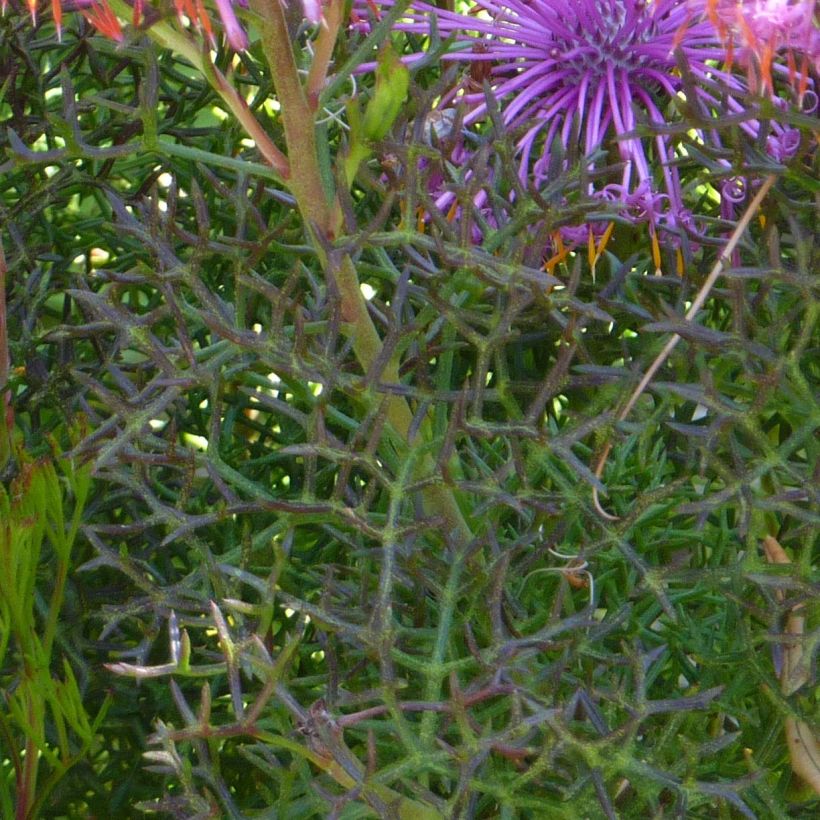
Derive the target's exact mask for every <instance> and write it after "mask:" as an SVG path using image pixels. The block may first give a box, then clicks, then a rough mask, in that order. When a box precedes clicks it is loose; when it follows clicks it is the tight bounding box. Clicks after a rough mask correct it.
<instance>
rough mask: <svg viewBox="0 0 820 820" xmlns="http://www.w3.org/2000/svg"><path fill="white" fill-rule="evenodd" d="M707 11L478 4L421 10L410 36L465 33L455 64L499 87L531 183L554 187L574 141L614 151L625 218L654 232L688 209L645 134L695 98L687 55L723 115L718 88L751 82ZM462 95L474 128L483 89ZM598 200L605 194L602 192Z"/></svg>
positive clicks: (688, 1)
mask: <svg viewBox="0 0 820 820" xmlns="http://www.w3.org/2000/svg"><path fill="white" fill-rule="evenodd" d="M705 2H706V0H573V2H567V0H503V2H500V1H499V0H476V3H475V6H474V8H473V9H472V12H471V13H469V14H459V13H454V12H447V11H441V10H438V9H435V8H433V7H431V6H428V5H426V4H425V3H423V2H416V3H414V5H413V7H412V10H411V11H410V12H409V13H408V15H407V17H406V18H405V20H404V21H403V23H402V25H401V27H403V28H405V29H410V30H413V31H423V32H427V31H428V30H429V18H430V17H431V16H432V15H435V16H436V17H437V26H438V30H439V32H440V33H441V35H442V37H448V36H451V35H455V37H456V40H455V45H454V46H453V48H452V49H451V51H450V52H449V53H448V54H447V55H445V57H444V59H445V60H450V61H461V62H464V63H468V64H470V65H471V66H472V70H471V73H472V74H473V76H474V77H475V76H476V75H477V74H478V75H479V76H481V78H482V79H486V81H487V82H488V83H489V85H490V87H491V89H492V91H493V94H494V96H495V98H496V99H497V100H498V102H499V104H500V106H501V110H502V118H503V122H504V123H505V125H506V126H507V127H508V128H510V129H514V130H515V131H517V132H518V133H519V137H518V140H517V148H518V160H519V168H520V176H521V179H522V180H523V181H524V182H525V183H530V182H535V183H536V184H539V183H541V182H542V181H543V179H544V174H545V173H546V172H545V170H544V169H547V168H549V167H550V165H551V162H550V160H551V154H552V152H553V151H554V150H555V148H556V147H557V146H558V145H559V144H560V145H561V146H562V147H563V148H564V149H567V148H569V147H570V146H571V144H573V143H574V144H573V145H572V147H575V145H577V146H578V147H579V148H580V149H581V151H582V152H583V153H584V154H585V155H586V156H591V155H593V154H595V153H596V152H600V151H601V149H603V150H604V152H606V153H608V162H609V163H611V162H612V161H613V160H614V161H616V162H619V164H620V168H621V171H620V178H619V179H618V180H617V183H616V184H617V186H618V190H619V192H620V193H621V198H620V201H619V204H621V205H622V206H623V209H624V216H625V218H632V219H633V220H635V221H644V222H648V223H649V225H650V227H651V228H653V229H654V228H655V227H658V226H663V225H664V223H665V222H667V221H672V222H675V221H676V220H675V218H674V214H675V213H677V212H681V211H684V210H685V209H684V205H683V202H682V192H681V183H680V178H679V174H678V171H677V168H676V167H675V165H674V164H673V161H674V160H675V159H676V157H675V156H674V149H673V148H672V147H671V145H670V142H669V140H668V138H667V137H666V136H664V135H660V134H656V135H654V136H651V137H643V136H638V135H637V134H636V133H635V132H636V129H637V128H638V127H639V126H640V125H642V124H644V125H647V126H649V127H650V128H652V126H663V125H665V124H667V122H668V118H669V116H670V112H671V109H672V106H673V100H674V99H675V98H676V97H677V96H678V95H679V94H681V93H683V92H684V83H683V80H682V78H681V71H680V68H679V62H678V56H677V55H676V52H677V51H680V52H681V54H682V57H683V59H684V60H685V62H686V64H687V65H688V71H689V72H690V74H691V76H692V78H693V79H694V81H695V86H696V88H698V93H699V95H700V103H701V107H702V108H705V109H707V110H713V109H714V108H715V107H716V105H717V100H716V97H715V95H713V94H712V93H711V92H710V91H709V90H708V89H709V88H715V87H716V86H721V87H722V89H723V90H724V91H728V92H729V94H732V93H733V92H735V93H736V94H737V95H739V94H740V93H742V92H743V90H744V87H743V83H742V81H741V80H739V79H738V78H737V77H735V76H733V75H732V74H730V73H728V72H724V71H721V70H720V69H719V68H718V67H717V66H718V65H719V64H720V63H721V62H722V61H723V59H724V57H725V52H724V48H723V45H722V43H721V41H720V39H719V38H718V36H717V33H716V31H715V29H714V27H713V25H712V24H711V23H710V22H709V21H708V20H707V19H706V17H705V15H704V11H705ZM456 96H457V97H458V99H459V100H461V101H464V102H466V103H467V104H468V105H469V106H470V112H469V113H468V114H467V116H466V118H465V124H467V125H469V124H471V123H475V122H476V121H478V120H480V119H482V118H484V117H485V116H486V115H487V102H486V98H485V94H484V91H483V89H479V88H477V87H476V83H475V82H473V83H472V87H471V84H470V82H469V81H468V82H467V83H466V84H465V86H464V87H462V88H461V89H459V90H458V92H456V93H454V94H453V97H456ZM738 108H739V106H738ZM588 170H590V171H592V170H595V168H594V166H592V165H590V167H589V168H588ZM612 182H614V180H612V179H611V178H610V179H606V180H605V182H604V183H603V184H604V185H606V184H608V183H612ZM611 190H612V189H610V191H611ZM587 193H588V194H590V195H595V194H596V189H595V187H593V186H591V187H590V190H589V191H588V192H587ZM606 199H607V200H608V201H611V197H609V196H607V197H606ZM641 203H643V204H641Z"/></svg>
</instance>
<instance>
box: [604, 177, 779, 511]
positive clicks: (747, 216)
mask: <svg viewBox="0 0 820 820" xmlns="http://www.w3.org/2000/svg"><path fill="white" fill-rule="evenodd" d="M776 179H777V177H776V176H775V175H774V174H770V175H769V176H768V177H766V179H765V180H763V184H762V185H761V186H760V190H759V191H758V192H757V193H756V194H755V196H754V198H753V199H752V201H751V202H750V203H749V207H748V208H746V211H745V212H744V214H743V216H742V217H741V218H740V220H739V221H738V223H737V226H736V227H735V229H734V231H733V232H732V235H731V236H730V237H729V241H728V242H727V243H726V245H725V246H724V248H723V251H722V252H721V254H720V256H718V258H717V261H716V262H715V265H714V267H713V268H712V270H711V271H710V273H709V275H708V276H707V277H706V281H705V282H704V283H703V285H702V286H701V289H700V290H699V291H698V293H697V296H695V299H694V301H693V302H692V306H691V307H690V308H689V310H688V311H686V316H685V317H684V318H685V319H686V321H687V322H692V321H693V320H694V318H695V317H696V316H697V314H698V312H699V311H700V309H701V308H702V307H703V305H704V303H705V302H706V300H707V299H708V298H709V294H710V293H711V292H712V288H713V287H714V286H715V282H717V280H718V277H719V276H720V275H721V273H723V269H724V267H725V265H726V262H727V261H728V260H729V258H730V257H731V255H732V252H733V251H734V250H735V248H736V247H737V244H738V242H740V238H741V237H742V236H743V233H744V232H745V230H746V228H747V227H748V226H749V223H750V222H751V221H752V218H753V217H754V215H755V214H756V213H757V211H758V210H759V208H760V205H761V203H762V202H763V199H764V198H765V197H766V194H768V193H769V189H770V188H771V187H772V185H774V183H775V180H776ZM680 340H681V336H680V334H679V333H673V334H672V336H671V337H670V338H669V340H668V341H667V343H666V344H665V345H664V346H663V350H661V352H660V353H659V354H658V355H657V357H656V358H655V361H653V362H652V364H651V365H649V368H648V369H647V371H646V373H644V375H643V378H642V379H641V381H640V382H639V384H638V386H637V387H636V388H635V390H634V391H633V393H632V395H631V396H630V397H629V399H628V400H627V402H626V404H625V405H624V406H623V408H621V411H620V412H619V413H618V417H617V420H618V421H624V419H626V417H627V416H628V415H629V414H630V413H631V412H632V408H633V407H634V406H635V404H636V403H637V401H638V399H639V398H640V397H641V395H643V393H644V391H645V390H646V388H647V387H648V386H649V384H650V382H651V381H652V379H653V378H654V377H655V374H656V373H657V372H658V370H660V369H661V367H662V366H663V364H664V362H665V361H666V360H667V359H668V358H669V355H670V354H671V353H672V351H673V350H674V349H675V347H676V346H677V344H678V342H679V341H680ZM611 451H612V443H611V442H607V444H606V446H605V447H604V449H603V451H602V453H601V455H600V456H599V457H598V462H597V464H596V465H595V477H596V478H600V477H601V476H602V475H603V472H604V467H605V466H606V462H607V459H608V458H609V454H610V452H611ZM592 503H593V505H594V507H595V511H596V512H597V513H598V515H600V516H601V517H602V518H605V519H606V520H607V521H617V520H618V516H617V515H612V514H611V513H608V512H607V511H606V510H605V509H604V508H603V507H602V506H601V502H600V499H599V498H598V490H597V488H595V487H593V488H592Z"/></svg>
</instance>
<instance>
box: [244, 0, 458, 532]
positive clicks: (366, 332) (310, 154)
mask: <svg viewBox="0 0 820 820" xmlns="http://www.w3.org/2000/svg"><path fill="white" fill-rule="evenodd" d="M337 1H338V0H337ZM251 7H252V9H253V10H254V12H256V14H257V15H258V16H259V24H260V27H261V32H262V47H263V49H264V52H265V57H266V58H267V61H268V63H269V65H270V68H271V72H272V75H273V83H274V86H275V89H276V94H277V97H278V98H279V101H280V104H281V117H282V124H283V126H284V130H285V141H286V143H287V154H288V160H289V161H290V172H291V173H290V177H289V179H288V186H289V188H290V190H291V193H293V195H294V197H295V199H296V202H297V205H298V207H299V211H300V213H301V214H302V218H303V219H304V220H305V223H306V225H307V228H308V232H309V234H310V237H311V240H312V241H313V245H314V247H315V249H316V252H317V254H318V256H319V258H320V260H321V262H322V266H323V267H324V270H325V274H326V276H327V277H328V280H329V281H330V282H332V284H333V285H334V287H335V290H336V292H337V294H338V298H339V301H340V308H341V313H342V319H343V321H344V322H345V324H346V325H347V326H348V327H350V328H351V332H350V336H351V342H352V345H353V352H354V353H355V355H356V358H357V360H358V362H359V364H360V365H361V366H362V368H363V369H364V371H365V372H368V371H369V370H370V368H371V367H372V366H373V365H374V363H375V362H376V361H377V360H378V359H379V357H380V355H381V353H382V349H383V348H382V341H381V338H380V336H379V333H378V331H377V330H376V327H375V325H374V324H373V320H372V319H371V318H370V314H369V312H368V310H367V302H366V301H365V299H364V296H363V295H362V291H361V287H360V283H359V278H358V275H357V273H356V268H355V265H354V264H353V260H352V259H351V258H350V256H349V255H347V254H345V255H344V256H343V257H342V258H341V259H339V260H336V259H334V258H333V257H329V256H328V254H327V253H326V251H325V248H326V247H327V242H328V241H329V240H333V239H334V238H335V237H336V236H337V235H338V233H339V231H340V230H341V227H342V217H341V208H340V207H339V203H338V200H337V199H336V197H335V195H334V194H332V193H330V192H328V191H327V190H326V189H325V186H324V184H323V182H322V176H321V172H320V170H319V161H318V156H319V155H318V151H317V146H316V128H315V111H314V108H313V103H314V100H312V99H310V100H309V99H308V97H307V95H306V94H305V90H304V87H303V86H302V83H301V80H300V78H299V73H298V70H297V65H296V59H295V56H294V53H293V48H292V45H291V41H290V34H289V32H288V27H287V23H286V20H285V15H284V10H283V8H282V5H281V0H251ZM312 79H313V82H314V83H315V82H316V78H315V77H313V78H312ZM382 376H383V378H384V379H385V380H386V381H388V382H392V383H395V384H398V383H399V370H398V362H397V361H396V360H394V359H391V360H390V361H389V362H388V363H387V365H386V366H385V368H384V370H383V371H382ZM386 401H387V419H388V421H389V422H390V424H391V426H392V427H393V428H394V430H395V431H396V433H398V435H399V436H401V437H402V439H403V440H404V441H407V442H408V443H409V437H410V430H411V426H412V423H413V413H412V412H411V410H410V407H409V406H408V404H407V402H406V401H405V400H404V399H403V398H402V397H401V396H388V397H387V399H386ZM423 431H424V426H422V430H421V431H420V432H422V433H423ZM423 464H424V466H425V467H432V464H433V462H432V458H430V457H429V456H428V457H427V458H426V459H425V460H424V462H423ZM423 499H424V505H425V508H426V509H427V510H428V512H430V513H433V514H435V515H438V516H440V517H442V518H443V519H444V522H445V526H446V528H447V531H448V533H449V534H451V535H453V536H455V538H456V539H457V541H458V542H459V543H460V544H461V545H462V546H465V545H466V544H468V543H469V542H470V541H471V540H472V537H473V536H472V532H471V531H470V528H469V526H468V524H467V522H466V520H465V519H464V516H463V515H462V513H461V510H460V508H459V506H458V503H457V501H456V499H455V497H454V495H453V493H452V492H451V491H450V490H449V489H447V488H444V489H442V488H440V487H431V488H427V489H425V490H423Z"/></svg>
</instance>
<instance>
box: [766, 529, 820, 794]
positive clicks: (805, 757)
mask: <svg viewBox="0 0 820 820" xmlns="http://www.w3.org/2000/svg"><path fill="white" fill-rule="evenodd" d="M763 551H764V553H765V554H766V560H767V561H768V562H769V563H770V564H790V563H791V560H790V559H789V556H788V555H787V554H786V551H785V550H784V549H783V547H781V546H780V543H779V542H778V541H777V539H776V538H774V537H772V536H771V535H767V536H766V537H765V538H764V539H763ZM777 597H778V599H779V600H781V601H782V600H783V593H782V592H779V591H778V592H777ZM802 608H803V606H802V604H798V605H797V606H795V607H792V609H791V611H790V612H789V616H788V618H787V620H786V634H787V635H791V636H793V637H795V638H797V637H802V635H803V631H804V628H805V623H806V619H805V617H804V616H803V615H802V614H800V610H801V609H802ZM784 655H785V657H784V661H783V669H782V670H781V672H780V689H781V690H782V692H783V694H784V695H791V694H793V693H794V692H796V691H797V690H798V689H799V688H800V687H801V686H803V684H805V683H806V682H807V680H808V675H807V673H806V670H805V666H804V664H803V648H802V647H801V646H800V644H799V643H798V642H796V641H795V642H790V643H788V644H787V645H786V646H785V649H784ZM784 728H785V732H786V743H787V744H788V747H789V757H790V758H791V764H792V771H794V772H795V774H797V775H799V776H800V777H802V778H803V780H805V781H806V783H808V784H809V785H810V786H811V787H812V788H813V789H814V790H815V791H816V792H817V794H820V744H818V743H817V738H816V737H815V736H814V734H813V732H812V730H811V729H810V728H809V725H808V724H807V723H805V722H804V721H802V720H797V719H796V718H793V717H787V718H786V720H785V727H784Z"/></svg>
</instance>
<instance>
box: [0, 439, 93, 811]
mask: <svg viewBox="0 0 820 820" xmlns="http://www.w3.org/2000/svg"><path fill="white" fill-rule="evenodd" d="M58 466H59V469H60V473H59V474H58V472H57V469H55V466H54V464H53V463H52V461H51V460H40V461H36V462H31V461H29V460H28V459H26V457H25V456H24V454H22V453H20V454H19V475H18V476H17V478H15V479H14V480H13V481H12V482H11V484H10V487H9V490H8V491H6V489H5V488H4V487H2V486H0V566H2V572H0V670H2V677H1V678H0V680H2V682H3V702H2V704H0V739H2V748H3V758H4V759H3V764H2V766H0V778H1V779H2V783H3V788H2V790H0V807H2V812H3V816H4V817H9V818H11V817H35V816H38V813H39V811H40V810H41V809H42V806H43V805H44V804H45V802H46V800H47V798H48V796H49V795H50V793H51V790H52V789H53V788H54V787H55V786H56V784H57V783H58V782H59V781H60V780H61V779H62V778H63V777H65V775H66V774H67V773H68V771H69V770H70V769H71V768H72V767H73V766H75V765H76V764H77V763H78V762H79V761H81V760H82V759H83V758H84V757H85V756H86V755H87V754H88V753H89V752H90V751H91V750H92V748H93V747H94V745H95V744H96V733H97V728H98V726H99V724H100V723H101V722H102V720H103V718H104V717H105V710H106V706H105V705H104V706H103V707H102V708H101V709H100V710H99V712H98V714H97V715H96V717H95V718H94V719H93V720H92V718H91V717H90V716H89V715H88V714H87V712H86V705H85V704H84V702H83V697H82V694H81V691H80V688H79V686H78V684H77V679H76V677H75V674H74V671H73V670H72V667H71V663H70V662H69V660H68V659H67V658H65V657H63V659H62V665H61V668H59V664H57V663H55V660H54V654H55V653H54V650H55V643H58V644H59V643H61V642H62V638H61V637H60V635H59V618H60V615H61V612H62V608H63V599H64V595H65V590H66V582H67V579H68V575H69V572H70V571H71V570H72V568H73V565H74V562H73V560H72V559H73V556H72V552H73V548H74V545H75V542H76V539H77V534H78V530H79V526H80V522H81V520H82V514H83V510H84V508H85V504H86V502H87V500H88V495H89V491H90V489H91V468H90V465H84V466H76V465H74V464H72V462H71V461H70V460H69V459H66V458H60V459H58ZM67 503H70V504H71V505H72V506H71V508H67ZM45 565H47V566H48V568H49V572H48V574H46V573H45V572H44V569H45ZM38 610H39V611H38ZM58 675H59V676H58ZM41 764H44V766H45V768H46V771H47V773H48V777H47V778H43V777H42V776H41V775H40V769H41Z"/></svg>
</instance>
